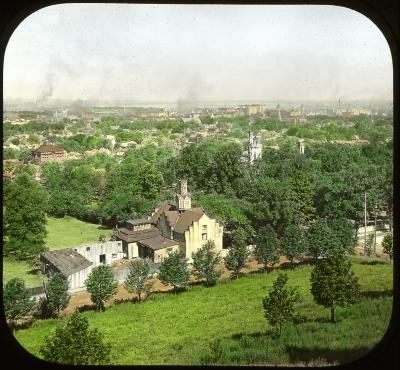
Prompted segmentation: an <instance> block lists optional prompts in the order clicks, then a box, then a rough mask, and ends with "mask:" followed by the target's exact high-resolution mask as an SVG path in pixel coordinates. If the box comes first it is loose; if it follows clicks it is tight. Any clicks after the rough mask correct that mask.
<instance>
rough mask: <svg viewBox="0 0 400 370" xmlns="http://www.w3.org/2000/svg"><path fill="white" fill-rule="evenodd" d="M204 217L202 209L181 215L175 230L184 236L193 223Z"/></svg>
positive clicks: (194, 209) (193, 209)
mask: <svg viewBox="0 0 400 370" xmlns="http://www.w3.org/2000/svg"><path fill="white" fill-rule="evenodd" d="M203 215H204V211H203V210H202V209H201V208H192V209H191V210H188V211H185V212H183V213H181V214H180V215H179V218H178V221H177V222H176V224H175V226H174V230H175V231H176V232H178V233H180V234H183V233H184V232H185V231H186V230H187V229H188V228H189V227H190V226H191V225H192V224H193V222H195V221H198V220H199V219H200V218H201V216H203Z"/></svg>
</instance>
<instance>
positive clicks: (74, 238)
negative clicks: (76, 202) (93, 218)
mask: <svg viewBox="0 0 400 370" xmlns="http://www.w3.org/2000/svg"><path fill="white" fill-rule="evenodd" d="M47 232H48V235H47V239H46V245H47V246H48V247H49V249H50V250H54V249H63V248H68V247H74V246H79V245H82V244H87V243H96V242H97V241H98V240H99V236H100V235H104V236H106V237H107V238H108V236H109V234H110V232H111V230H110V229H109V228H106V227H104V226H100V225H96V224H91V223H88V222H84V221H80V220H77V219H76V218H73V217H68V216H66V217H64V218H55V217H47Z"/></svg>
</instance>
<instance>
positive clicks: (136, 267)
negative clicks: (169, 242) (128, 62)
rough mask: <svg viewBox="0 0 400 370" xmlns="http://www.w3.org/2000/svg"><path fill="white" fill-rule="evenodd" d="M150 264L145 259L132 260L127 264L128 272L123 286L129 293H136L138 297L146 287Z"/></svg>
mask: <svg viewBox="0 0 400 370" xmlns="http://www.w3.org/2000/svg"><path fill="white" fill-rule="evenodd" d="M149 273H150V264H149V262H148V261H147V260H142V259H138V260H133V261H131V263H130V264H129V273H128V276H127V277H126V279H125V288H126V289H127V290H128V292H130V293H136V294H137V295H138V297H139V302H140V296H141V293H142V292H143V291H145V288H146V280H147V278H148V277H149Z"/></svg>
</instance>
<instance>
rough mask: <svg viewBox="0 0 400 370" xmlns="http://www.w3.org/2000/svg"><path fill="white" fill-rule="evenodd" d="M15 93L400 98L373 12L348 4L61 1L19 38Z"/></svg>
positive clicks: (199, 98) (192, 100)
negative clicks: (394, 95)
mask: <svg viewBox="0 0 400 370" xmlns="http://www.w3.org/2000/svg"><path fill="white" fill-rule="evenodd" d="M3 89H4V90H3V91H4V97H5V100H7V99H9V100H10V99H30V100H38V101H39V102H45V101H47V100H54V99H69V100H78V99H81V100H114V101H123V100H125V101H140V102H143V103H145V102H150V103H151V102H157V101H158V102H171V103H172V102H176V104H191V105H193V104H196V102H204V101H208V102H211V101H227V102H229V101H249V102H250V101H254V102H262V101H290V100H293V101H335V100H338V99H339V98H342V99H343V100H348V101H351V100H352V101H354V100H367V101H368V100H371V101H374V100H389V101H390V100H392V61H391V55H390V49H389V46H388V45H387V42H386V40H385V38H384V36H383V34H382V33H381V31H380V30H379V29H378V28H377V27H376V26H375V25H374V24H373V23H372V21H370V20H369V19H368V18H366V17H365V16H363V15H362V14H360V13H357V12H355V11H353V10H350V9H347V8H343V7H337V6H310V5H301V6H300V5H296V6H292V5H290V6H289V5H285V6H272V5H268V6H262V5H259V6H250V5H242V6H240V5H239V6H237V5H236V6H225V5H214V6H212V5H138V4H136V5H133V4H118V5H117V4H62V5H53V6H50V7H47V8H43V9H41V10H39V11H37V12H35V13H33V14H32V15H31V16H29V17H28V18H26V19H25V20H24V21H23V22H22V23H21V24H20V25H19V26H18V27H17V29H16V30H15V32H14V34H13V35H12V36H11V38H10V40H9V44H8V47H7V49H6V53H5V59H4V86H3Z"/></svg>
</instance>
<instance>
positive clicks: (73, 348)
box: [39, 312, 111, 365]
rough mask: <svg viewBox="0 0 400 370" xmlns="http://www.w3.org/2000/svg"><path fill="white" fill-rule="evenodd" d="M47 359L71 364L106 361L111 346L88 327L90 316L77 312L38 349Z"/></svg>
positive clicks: (98, 363) (108, 358)
mask: <svg viewBox="0 0 400 370" xmlns="http://www.w3.org/2000/svg"><path fill="white" fill-rule="evenodd" d="M39 352H40V354H41V355H42V356H43V358H44V359H45V360H46V361H50V362H56V363H60V364H68V365H106V364H109V363H110V352H111V346H110V344H109V343H104V339H103V335H102V334H101V333H99V332H98V331H97V329H89V322H88V319H87V318H86V317H84V316H82V315H81V314H80V313H78V312H75V313H74V314H73V315H72V316H71V317H70V318H69V319H68V320H67V321H66V322H64V323H63V324H60V325H59V326H58V327H57V328H56V330H55V332H54V333H53V334H52V335H49V336H47V337H46V339H45V341H44V343H43V344H42V346H41V347H40V349H39Z"/></svg>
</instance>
